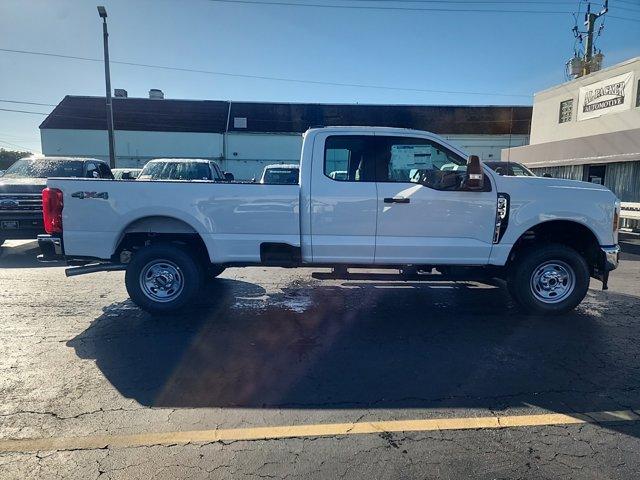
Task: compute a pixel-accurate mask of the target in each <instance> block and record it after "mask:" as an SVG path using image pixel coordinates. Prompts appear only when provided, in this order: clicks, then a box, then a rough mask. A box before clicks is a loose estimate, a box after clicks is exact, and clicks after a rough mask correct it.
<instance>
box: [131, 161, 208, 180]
mask: <svg viewBox="0 0 640 480" xmlns="http://www.w3.org/2000/svg"><path fill="white" fill-rule="evenodd" d="M138 179H139V180H211V170H210V168H209V164H208V163H202V162H149V163H147V164H146V165H145V166H144V168H143V169H142V172H140V176H139V177H138Z"/></svg>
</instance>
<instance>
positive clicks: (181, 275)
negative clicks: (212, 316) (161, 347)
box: [125, 244, 203, 314]
mask: <svg viewBox="0 0 640 480" xmlns="http://www.w3.org/2000/svg"><path fill="white" fill-rule="evenodd" d="M202 277H203V275H202V270H201V268H200V266H199V264H198V262H197V261H196V259H195V258H194V257H193V256H192V255H190V254H189V253H187V252H186V251H185V250H184V249H183V248H182V247H181V246H179V245H175V244H158V245H151V246H148V247H145V248H143V249H141V250H139V251H138V252H136V254H135V255H134V256H133V258H132V259H131V262H130V263H129V265H128V266H127V270H126V274H125V284H126V287H127V292H128V293H129V297H130V298H131V300H133V302H134V303H135V304H136V305H138V306H139V307H140V308H141V309H143V310H146V311H147V312H150V313H156V314H163V313H171V312H174V311H176V310H179V309H182V308H185V307H187V306H188V305H189V303H190V302H191V300H193V298H194V297H195V296H196V295H197V294H198V292H199V291H200V287H201V286H202ZM154 288H155V291H154ZM163 296H164V298H163ZM154 297H155V298H154Z"/></svg>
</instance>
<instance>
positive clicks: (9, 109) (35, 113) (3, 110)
mask: <svg viewBox="0 0 640 480" xmlns="http://www.w3.org/2000/svg"><path fill="white" fill-rule="evenodd" d="M0 111H1V112H13V113H30V114H32V115H49V114H48V113H42V112H29V111H27V110H13V109H11V108H0Z"/></svg>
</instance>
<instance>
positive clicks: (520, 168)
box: [484, 162, 537, 177]
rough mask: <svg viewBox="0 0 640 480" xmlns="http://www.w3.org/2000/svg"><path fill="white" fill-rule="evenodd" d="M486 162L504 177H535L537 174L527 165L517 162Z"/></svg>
mask: <svg viewBox="0 0 640 480" xmlns="http://www.w3.org/2000/svg"><path fill="white" fill-rule="evenodd" d="M484 164H485V165H486V166H487V167H489V168H490V169H491V170H493V171H494V172H496V173H497V174H498V175H502V176H504V177H535V176H537V175H536V174H535V173H533V172H532V171H531V170H529V169H528V168H527V167H525V166H524V165H522V164H521V163H517V162H484Z"/></svg>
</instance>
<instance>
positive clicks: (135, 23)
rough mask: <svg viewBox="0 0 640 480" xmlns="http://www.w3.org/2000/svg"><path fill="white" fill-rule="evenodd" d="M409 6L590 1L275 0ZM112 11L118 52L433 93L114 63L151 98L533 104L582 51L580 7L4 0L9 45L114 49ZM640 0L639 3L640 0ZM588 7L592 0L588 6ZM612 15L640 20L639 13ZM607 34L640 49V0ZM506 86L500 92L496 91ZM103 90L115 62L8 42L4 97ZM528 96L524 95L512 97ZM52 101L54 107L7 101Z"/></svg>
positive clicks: (24, 135)
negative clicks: (577, 31)
mask: <svg viewBox="0 0 640 480" xmlns="http://www.w3.org/2000/svg"><path fill="white" fill-rule="evenodd" d="M264 1H280V2H284V3H313V4H323V5H343V6H344V5H351V6H362V7H365V6H367V7H371V6H380V7H403V8H424V9H427V8H444V9H467V10H468V9H493V10H539V11H566V12H571V11H575V10H576V8H577V5H578V3H579V2H578V0H575V1H571V0H567V1H563V0H557V1H555V2H550V1H549V0H539V1H535V0H514V1H512V2H509V1H508V0H496V1H495V2H493V3H487V2H484V1H482V0H467V1H466V3H463V2H464V1H465V0H455V1H454V0H442V1H439V2H434V1H433V0H427V1H424V0H422V3H421V1H420V0H414V1H413V2H399V1H391V0H389V1H381V0H372V1H362V0H350V1H348V0H335V1H333V0H332V1H329V0H264ZM98 3H100V4H104V5H105V6H106V8H107V11H108V14H109V32H110V53H111V59H112V60H120V61H128V62H134V63H145V64H155V65H169V66H175V67H180V68H191V69H200V70H209V71H218V72H228V73H236V74H247V75H262V76H270V77H280V78H294V79H309V80H316V81H322V82H337V83H350V84H367V85H383V86H390V87H398V88H416V89H423V90H443V91H458V92H477V93H480V94H476V95H469V94H460V93H455V94H454V93H447V94H445V93H434V92H419V91H403V90H389V89H374V88H362V87H343V86H331V85H318V84H307V83H293V82H281V81H271V80H259V79H247V78H239V77H229V76H220V75H207V74H201V73H190V72H181V71H169V70H160V69H152V68H140V67H134V66H125V65H116V64H114V65H112V70H111V79H112V86H113V87H114V88H125V89H126V90H128V92H129V96H136V97H144V96H146V95H147V92H148V90H149V89H150V88H160V89H162V90H163V91H164V92H165V96H166V98H188V99H222V100H227V99H231V100H256V101H290V102H340V103H356V102H357V103H396V104H400V103H410V104H468V105H488V104H531V101H532V97H531V96H532V94H533V92H535V91H539V90H542V89H545V88H547V87H550V86H552V85H555V84H557V83H561V82H562V81H564V63H565V62H566V60H567V59H568V58H569V57H570V56H571V55H572V53H573V45H574V41H573V36H572V33H571V31H570V29H571V27H572V26H573V24H574V20H573V17H572V16H571V15H570V14H534V13H472V12H435V11H431V12H429V11H424V12H422V11H406V10H374V9H362V8H358V9H346V8H318V7H294V6H290V5H256V4H247V3H226V2H218V1H211V0H128V1H127V0H97V1H96V0H93V1H87V0H48V1H47V0H2V1H1V2H0V48H4V49H15V50H29V51H37V52H49V53H55V54H63V55H72V56H80V57H89V58H97V59H101V58H102V29H101V23H100V22H101V21H100V18H99V17H98V14H97V11H96V5H97V4H98ZM636 5H637V6H636ZM583 8H584V7H583ZM612 16H617V17H625V18H631V19H636V20H637V21H628V20H622V19H615V18H611V17H612ZM606 22H607V23H606V28H605V30H604V32H603V34H602V36H601V37H600V38H599V39H598V46H599V47H600V48H601V49H602V50H603V51H604V53H605V56H606V57H605V65H612V64H614V63H617V62H619V61H622V60H625V59H628V58H631V57H635V56H640V0H625V1H622V0H611V2H610V14H609V17H608V18H607V20H606ZM491 93H493V94H501V95H489V94H491ZM67 94H71V95H104V72H103V66H102V64H101V63H98V62H84V61H77V60H68V59H61V58H51V57H43V56H33V55H24V54H16V53H7V52H2V51H0V100H18V101H27V102H38V103H50V104H56V103H57V102H59V101H60V100H61V99H62V98H63V97H64V95H67ZM506 95H520V96H506ZM0 108H6V109H16V110H28V111H34V112H49V111H51V109H52V107H48V106H34V105H21V104H11V103H0ZM43 118H44V117H42V116H39V115H29V114H23V113H15V112H6V111H1V110H0V142H4V143H0V147H5V148H14V146H15V145H20V146H23V147H27V148H29V149H33V150H34V151H39V149H40V137H39V132H38V125H39V123H40V122H41V121H42V119H43Z"/></svg>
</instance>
